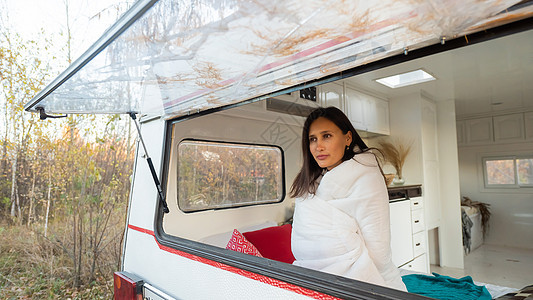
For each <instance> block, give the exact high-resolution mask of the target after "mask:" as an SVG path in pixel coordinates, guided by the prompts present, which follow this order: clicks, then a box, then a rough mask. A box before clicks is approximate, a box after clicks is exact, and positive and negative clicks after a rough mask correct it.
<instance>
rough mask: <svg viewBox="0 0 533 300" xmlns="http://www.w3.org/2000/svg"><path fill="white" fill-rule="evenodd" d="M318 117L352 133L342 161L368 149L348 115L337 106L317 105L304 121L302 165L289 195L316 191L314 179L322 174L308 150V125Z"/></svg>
mask: <svg viewBox="0 0 533 300" xmlns="http://www.w3.org/2000/svg"><path fill="white" fill-rule="evenodd" d="M318 118H326V119H328V120H330V121H331V122H333V123H334V124H335V125H337V127H339V128H340V130H341V131H342V133H343V134H346V133H348V131H350V132H351V133H352V142H351V143H350V146H349V147H348V148H347V149H346V151H344V156H343V157H342V161H347V160H349V159H352V158H353V157H354V155H355V154H358V153H363V152H366V151H368V150H369V148H368V146H367V145H366V144H365V142H364V141H363V140H362V139H361V137H360V136H359V134H358V133H357V131H355V128H354V127H353V125H352V123H351V122H350V120H348V117H346V115H345V114H344V113H343V112H342V111H341V110H340V109H338V108H336V107H333V106H330V107H326V108H323V107H319V108H317V109H315V110H313V111H312V112H311V113H310V114H309V116H307V119H306V120H305V123H304V128H303V132H302V153H303V166H302V169H300V172H299V173H298V175H296V178H295V179H294V182H293V183H292V186H291V192H290V195H291V197H300V196H303V195H305V194H314V193H315V192H316V188H317V187H316V185H315V180H316V179H317V178H318V177H319V176H320V175H321V174H322V171H323V169H322V168H321V167H320V166H319V165H318V163H317V162H316V161H315V158H314V157H313V155H311V151H310V150H309V127H311V124H312V123H313V122H314V121H315V120H316V119H318ZM356 146H357V147H356Z"/></svg>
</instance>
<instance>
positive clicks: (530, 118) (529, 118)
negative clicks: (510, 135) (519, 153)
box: [524, 111, 533, 141]
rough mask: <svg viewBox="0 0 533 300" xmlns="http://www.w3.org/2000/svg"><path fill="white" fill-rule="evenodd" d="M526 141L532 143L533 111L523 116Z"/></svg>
mask: <svg viewBox="0 0 533 300" xmlns="http://www.w3.org/2000/svg"><path fill="white" fill-rule="evenodd" d="M524 123H525V129H526V130H525V132H526V133H525V136H526V140H528V141H533V111H531V112H527V113H525V114H524Z"/></svg>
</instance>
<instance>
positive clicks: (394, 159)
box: [378, 141, 413, 178]
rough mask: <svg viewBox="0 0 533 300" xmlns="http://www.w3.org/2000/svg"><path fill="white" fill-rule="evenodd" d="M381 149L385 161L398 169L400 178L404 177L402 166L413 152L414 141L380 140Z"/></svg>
mask: <svg viewBox="0 0 533 300" xmlns="http://www.w3.org/2000/svg"><path fill="white" fill-rule="evenodd" d="M378 143H379V150H380V151H381V152H382V153H383V158H384V160H385V162H388V163H389V164H391V165H392V166H393V167H394V169H396V174H397V175H398V178H402V168H403V165H404V163H405V160H406V159H407V155H408V154H409V152H411V146H412V144H413V143H412V142H409V143H407V144H404V143H402V142H400V141H397V142H395V143H391V142H389V141H379V142H378Z"/></svg>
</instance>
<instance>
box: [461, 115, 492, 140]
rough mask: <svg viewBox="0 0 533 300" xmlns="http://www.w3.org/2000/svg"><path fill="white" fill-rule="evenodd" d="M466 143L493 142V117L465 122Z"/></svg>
mask: <svg viewBox="0 0 533 300" xmlns="http://www.w3.org/2000/svg"><path fill="white" fill-rule="evenodd" d="M465 125H466V142H467V143H468V144H488V143H491V142H492V141H493V138H492V137H493V128H492V117H486V118H478V119H470V120H465Z"/></svg>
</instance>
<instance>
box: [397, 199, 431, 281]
mask: <svg viewBox="0 0 533 300" xmlns="http://www.w3.org/2000/svg"><path fill="white" fill-rule="evenodd" d="M389 208H390V220H391V225H390V226H391V250H392V262H393V263H394V265H395V266H397V267H400V268H403V269H408V270H412V271H417V272H425V273H428V272H429V263H428V256H427V249H428V246H427V231H426V228H425V223H424V205H423V199H422V197H416V198H412V199H410V200H408V199H406V200H400V201H396V202H391V203H390V204H389Z"/></svg>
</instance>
